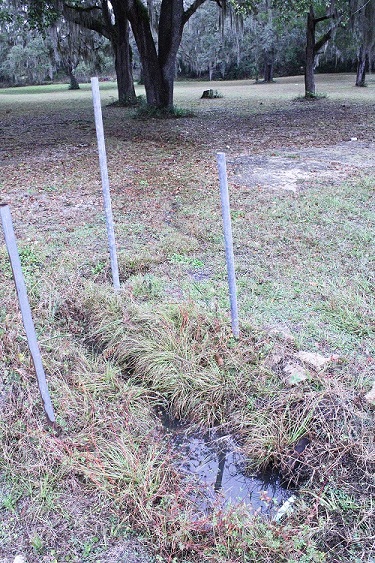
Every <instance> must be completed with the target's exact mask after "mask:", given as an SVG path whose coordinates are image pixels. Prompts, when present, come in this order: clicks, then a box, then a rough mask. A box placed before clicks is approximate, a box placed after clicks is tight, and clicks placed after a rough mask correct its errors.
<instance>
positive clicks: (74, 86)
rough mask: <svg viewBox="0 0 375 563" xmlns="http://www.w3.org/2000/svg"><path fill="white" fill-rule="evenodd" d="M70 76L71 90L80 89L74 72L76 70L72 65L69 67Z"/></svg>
mask: <svg viewBox="0 0 375 563" xmlns="http://www.w3.org/2000/svg"><path fill="white" fill-rule="evenodd" d="M68 76H69V79H70V84H69V90H79V84H78V80H77V78H76V76H75V74H74V70H73V68H72V67H69V68H68Z"/></svg>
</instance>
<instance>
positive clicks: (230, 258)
mask: <svg viewBox="0 0 375 563" xmlns="http://www.w3.org/2000/svg"><path fill="white" fill-rule="evenodd" d="M216 157H217V164H218V168H219V180H220V196H221V211H222V216H223V225H224V240H225V258H226V262H227V272H228V285H229V300H230V312H231V318H232V332H233V336H234V337H235V338H238V337H239V335H240V330H239V322H238V307H237V289H236V275H235V271H234V254H233V236H232V222H231V218H230V206H229V191H228V180H227V165H226V160H225V153H223V152H219V153H218V154H217V155H216Z"/></svg>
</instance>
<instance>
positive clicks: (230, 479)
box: [166, 422, 295, 520]
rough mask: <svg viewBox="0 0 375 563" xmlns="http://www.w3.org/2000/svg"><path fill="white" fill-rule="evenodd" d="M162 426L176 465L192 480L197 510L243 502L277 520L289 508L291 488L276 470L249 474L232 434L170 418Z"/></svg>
mask: <svg viewBox="0 0 375 563" xmlns="http://www.w3.org/2000/svg"><path fill="white" fill-rule="evenodd" d="M166 429H167V436H168V440H169V442H170V445H171V448H172V451H173V452H174V453H175V454H176V457H177V462H176V463H177V466H178V468H179V470H180V471H181V472H182V473H183V474H185V475H186V477H187V478H188V479H189V481H192V482H193V484H194V487H193V488H194V490H195V493H194V497H195V500H196V501H197V504H198V506H199V507H200V509H201V510H203V511H208V510H210V509H212V507H213V506H215V507H220V508H223V509H224V508H229V507H232V508H235V507H239V506H245V507H246V509H247V510H248V511H249V513H251V514H254V515H259V514H261V515H263V516H265V517H268V518H271V519H274V520H279V519H280V518H281V517H282V516H284V515H285V513H287V512H288V511H289V510H291V509H292V503H293V502H294V500H295V491H294V490H291V489H286V488H285V487H284V486H283V485H282V482H281V477H280V475H278V474H277V473H273V472H264V473H262V474H253V475H252V474H249V473H248V471H247V464H246V458H245V456H244V455H243V453H242V452H241V448H240V447H239V445H238V444H237V443H236V442H235V440H234V439H233V438H232V437H230V436H223V435H219V434H218V432H215V431H211V432H209V433H208V434H201V433H199V432H191V431H189V430H187V429H186V428H183V427H181V426H178V425H176V424H173V423H170V422H168V423H167V424H166ZM287 508H288V510H286V509H287Z"/></svg>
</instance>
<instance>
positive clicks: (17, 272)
mask: <svg viewBox="0 0 375 563" xmlns="http://www.w3.org/2000/svg"><path fill="white" fill-rule="evenodd" d="M0 215H1V222H2V225H3V231H4V237H5V244H6V246H7V250H8V254H9V259H10V263H11V266H12V270H13V278H14V283H15V285H16V290H17V295H18V301H19V304H20V309H21V314H22V320H23V326H24V327H25V332H26V336H27V342H28V345H29V350H30V354H31V358H32V361H33V364H34V368H35V373H36V376H37V378H38V386H39V391H40V394H41V396H42V400H43V403H44V410H45V412H46V415H47V417H48V420H49V421H50V422H52V423H54V422H55V415H54V412H53V406H52V402H51V398H50V394H49V391H48V387H47V381H46V376H45V373H44V369H43V364H42V358H41V355H40V350H39V346H38V342H37V338H36V332H35V327H34V322H33V319H32V316H31V309H30V304H29V300H28V297H27V291H26V285H25V280H24V277H23V273H22V268H21V261H20V257H19V254H18V250H17V243H16V237H15V234H14V229H13V223H12V217H11V214H10V210H9V207H8V205H6V204H1V205H0Z"/></svg>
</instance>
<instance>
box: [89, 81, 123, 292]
mask: <svg viewBox="0 0 375 563" xmlns="http://www.w3.org/2000/svg"><path fill="white" fill-rule="evenodd" d="M91 88H92V97H93V103H94V114H95V127H96V137H97V140H98V150H99V164H100V174H101V178H102V187H103V196H104V211H105V219H106V225H107V235H108V244H109V253H110V256H111V269H112V280H113V285H114V288H115V289H119V288H120V279H119V272H118V263H117V253H116V241H115V231H114V228H113V215H112V205H111V196H110V193H109V179H108V166H107V155H106V150H105V142H104V128H103V117H102V107H101V103H100V92H99V80H98V78H97V77H94V78H91Z"/></svg>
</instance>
